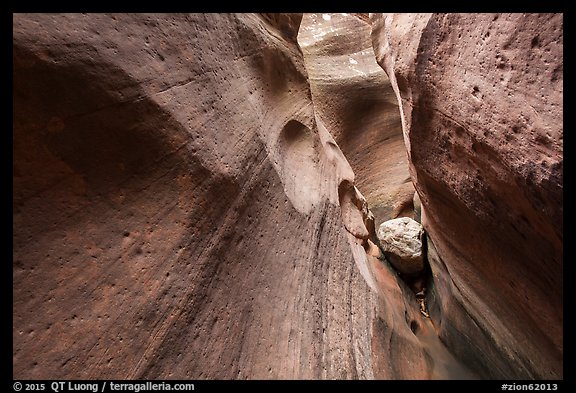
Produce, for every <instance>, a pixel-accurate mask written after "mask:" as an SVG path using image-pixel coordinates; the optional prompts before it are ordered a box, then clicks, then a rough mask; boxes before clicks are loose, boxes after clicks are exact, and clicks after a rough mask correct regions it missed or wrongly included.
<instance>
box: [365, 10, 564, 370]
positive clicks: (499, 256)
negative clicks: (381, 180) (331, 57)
mask: <svg viewBox="0 0 576 393" xmlns="http://www.w3.org/2000/svg"><path fill="white" fill-rule="evenodd" d="M371 22H372V38H373V43H374V49H375V53H376V57H377V59H378V62H379V63H380V64H381V65H382V68H383V69H384V70H385V71H386V72H387V74H388V76H389V77H390V79H391V81H392V85H393V87H394V89H395V91H396V94H397V97H398V102H399V103H400V107H401V115H402V123H403V129H404V137H405V141H406V146H407V150H408V154H409V161H410V172H411V174H412V179H413V181H414V184H415V186H416V189H417V191H418V193H419V195H420V198H421V200H422V214H423V224H424V227H425V228H426V230H427V232H428V234H429V237H430V239H431V247H430V255H429V259H430V263H431V264H432V271H433V274H434V285H435V291H434V294H433V296H432V299H430V302H431V303H432V306H431V308H432V310H431V311H432V319H433V320H434V322H435V325H436V326H437V328H438V333H439V335H440V337H441V338H442V340H443V341H444V342H445V343H446V344H447V346H448V347H449V348H450V349H451V350H453V351H454V353H455V354H456V355H457V356H458V357H459V358H461V359H463V360H464V361H465V363H466V364H468V365H469V366H471V367H472V368H473V369H474V370H476V371H477V372H478V373H479V374H480V375H481V376H483V377H486V378H562V376H563V375H562V355H563V331H562V321H563V314H562V306H563V298H562V285H563V268H562V263H563V251H562V243H563V220H562V212H563V194H562V191H563V124H562V97H563V86H562V81H563V52H562V51H563V48H562V45H563V17H562V14H503V15H500V14H466V15H457V14H394V15H382V14H375V15H371Z"/></svg>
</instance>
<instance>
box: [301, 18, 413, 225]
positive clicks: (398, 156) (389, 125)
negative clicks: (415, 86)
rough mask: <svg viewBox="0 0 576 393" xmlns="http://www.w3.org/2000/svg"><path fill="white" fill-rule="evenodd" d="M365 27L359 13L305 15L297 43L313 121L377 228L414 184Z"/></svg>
mask: <svg viewBox="0 0 576 393" xmlns="http://www.w3.org/2000/svg"><path fill="white" fill-rule="evenodd" d="M370 30H371V29H370V24H369V22H368V20H367V18H364V16H363V15H356V14H346V13H338V14H337V13H330V14H304V17H303V19H302V26H301V29H300V32H299V35H298V42H299V43H300V46H301V47H302V52H303V53H304V60H305V62H306V69H307V71H308V76H309V79H310V88H311V91H312V97H313V101H314V108H315V111H316V117H317V119H318V123H320V124H321V125H323V126H325V127H326V128H327V129H328V130H329V131H330V133H331V134H332V135H333V136H334V139H335V140H336V142H337V144H338V146H339V147H340V148H341V149H342V152H343V154H344V155H345V156H346V158H347V159H348V161H349V162H350V166H351V167H352V169H353V170H354V174H355V181H356V185H357V186H358V188H359V189H360V191H361V192H362V194H363V195H364V196H365V197H366V200H367V202H368V204H369V205H370V209H371V210H372V212H373V213H374V215H375V218H376V226H378V225H379V224H380V223H381V222H382V221H385V220H387V219H389V218H391V216H392V215H394V216H397V215H398V213H400V212H401V211H400V210H401V209H397V211H394V209H395V208H398V207H399V206H400V205H401V204H402V203H405V202H406V201H410V202H411V201H412V196H413V195H414V187H413V186H412V183H411V181H410V173H409V172H408V160H407V156H406V148H405V147H404V142H403V139H402V126H401V123H400V114H399V111H398V102H397V100H396V96H395V94H394V90H393V89H392V86H391V85H390V81H389V80H388V77H387V76H386V74H385V72H384V71H383V70H382V68H380V67H379V66H378V63H376V60H375V56H374V51H373V49H372V41H371V39H370ZM393 213H394V214H393Z"/></svg>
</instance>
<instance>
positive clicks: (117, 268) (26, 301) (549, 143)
mask: <svg viewBox="0 0 576 393" xmlns="http://www.w3.org/2000/svg"><path fill="white" fill-rule="evenodd" d="M536 26H539V28H540V29H543V30H541V31H540V33H539V34H534V32H535V31H536ZM13 37H14V38H13V70H14V71H13V72H14V73H13V81H14V83H13V86H14V93H13V102H14V125H13V188H14V193H13V377H14V378H15V379H79V378H82V379H92V378H99V379H136V378H141V379H215V378H216V379H279V378H280V379H374V378H376V379H438V378H477V377H482V378H524V377H525V378H538V377H541V378H558V377H561V376H562V374H561V365H562V359H561V357H562V330H561V326H562V324H561V322H562V314H561V308H562V292H561V287H562V250H561V245H562V123H561V113H562V101H561V98H562V52H561V42H562V18H561V17H558V16H531V15H528V16H526V15H524V16H522V15H512V16H505V15H502V16H498V17H496V16H492V15H468V16H458V15H429V14H426V15H417V14H410V15H377V14H375V15H371V16H370V19H369V18H368V16H367V15H353V14H305V15H304V16H302V15H297V14H239V15H235V14H151V15H147V14H135V15H133V14H63V15H52V14H29V15H27V14H14V16H13ZM558 45H560V46H558ZM376 60H378V62H379V63H380V65H381V67H380V66H378V64H377V63H376ZM487 70H488V71H487ZM412 183H414V185H415V188H416V190H417V191H418V194H419V195H420V197H421V198H422V203H423V216H422V222H423V224H424V226H425V228H426V231H427V232H428V235H429V245H430V246H429V248H428V259H429V260H430V263H431V265H432V273H433V276H432V278H431V279H430V283H429V285H430V289H431V290H430V291H429V295H428V304H429V311H430V314H431V319H429V318H426V317H425V316H424V315H423V314H422V313H421V312H420V309H419V304H418V301H417V300H416V298H415V295H414V292H413V291H412V290H411V289H410V288H409V286H408V285H407V284H406V283H404V281H403V280H402V279H400V278H399V276H398V274H397V273H396V272H395V270H394V269H393V268H392V267H391V266H390V264H389V263H387V262H386V261H385V260H384V258H383V257H382V255H381V251H380V249H379V247H378V246H377V243H378V241H377V239H375V236H374V224H375V223H374V220H373V219H372V212H373V213H374V215H375V216H376V219H375V221H376V224H378V223H379V222H381V221H383V220H386V219H388V218H390V217H393V216H397V215H409V216H413V217H416V216H417V214H416V212H415V210H414V206H413V205H412V196H413V194H414V186H412ZM416 199H417V198H416ZM370 210H372V212H371V211H370ZM444 344H446V345H444Z"/></svg>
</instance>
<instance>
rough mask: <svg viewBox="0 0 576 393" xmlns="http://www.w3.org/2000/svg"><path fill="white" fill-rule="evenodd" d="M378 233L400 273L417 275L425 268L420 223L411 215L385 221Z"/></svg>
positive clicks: (385, 250) (384, 248)
mask: <svg viewBox="0 0 576 393" xmlns="http://www.w3.org/2000/svg"><path fill="white" fill-rule="evenodd" d="M377 235H378V240H380V245H381V247H382V250H383V251H384V254H385V255H386V257H387V259H388V260H389V261H390V263H391V264H392V266H394V268H396V270H398V271H399V272H400V273H402V274H406V275H417V274H419V273H421V272H422V271H423V270H424V258H423V256H422V237H423V235H424V229H423V228H422V225H420V223H418V222H417V221H414V220H413V219H411V218H409V217H400V218H395V219H393V220H388V221H384V222H383V223H382V224H380V226H379V227H378V234H377Z"/></svg>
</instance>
